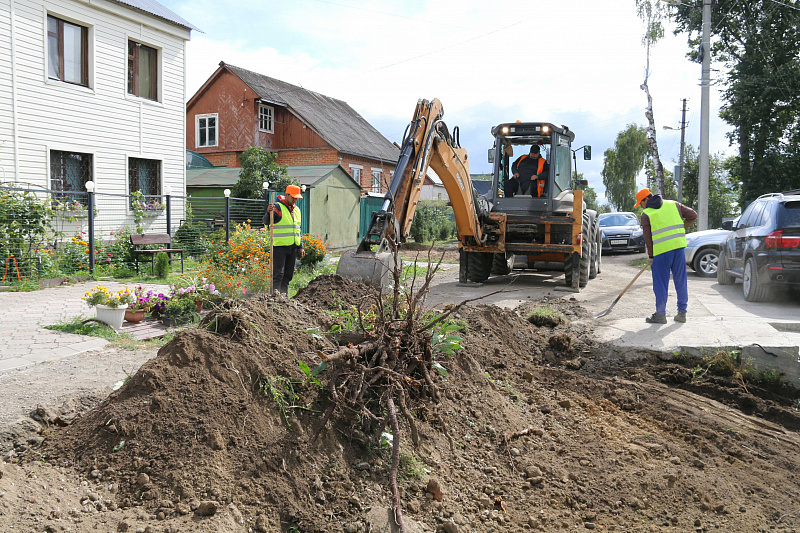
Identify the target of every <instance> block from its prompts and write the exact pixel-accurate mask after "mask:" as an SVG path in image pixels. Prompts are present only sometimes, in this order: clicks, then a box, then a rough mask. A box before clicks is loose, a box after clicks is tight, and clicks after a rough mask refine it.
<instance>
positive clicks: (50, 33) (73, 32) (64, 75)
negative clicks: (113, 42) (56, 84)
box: [47, 15, 89, 85]
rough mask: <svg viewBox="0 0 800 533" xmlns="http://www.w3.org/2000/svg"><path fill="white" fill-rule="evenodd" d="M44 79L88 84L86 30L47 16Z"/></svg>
mask: <svg viewBox="0 0 800 533" xmlns="http://www.w3.org/2000/svg"><path fill="white" fill-rule="evenodd" d="M47 52H48V53H47V76H48V77H49V78H51V79H54V80H61V81H65V82H67V83H75V84H77V85H89V60H88V57H89V29H88V28H86V27H85V26H79V25H77V24H73V23H72V22H67V21H66V20H61V19H59V18H56V17H54V16H52V15H47Z"/></svg>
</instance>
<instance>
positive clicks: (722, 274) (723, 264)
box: [717, 250, 736, 285]
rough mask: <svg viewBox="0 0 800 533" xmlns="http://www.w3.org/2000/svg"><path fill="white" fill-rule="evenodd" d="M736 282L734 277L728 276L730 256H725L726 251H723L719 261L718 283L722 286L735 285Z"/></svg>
mask: <svg viewBox="0 0 800 533" xmlns="http://www.w3.org/2000/svg"><path fill="white" fill-rule="evenodd" d="M734 281H736V280H735V279H733V276H731V275H730V274H728V256H727V255H726V254H725V250H722V251H721V252H720V254H719V259H718V260H717V283H719V284H720V285H733V282H734Z"/></svg>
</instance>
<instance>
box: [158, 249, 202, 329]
mask: <svg viewBox="0 0 800 533" xmlns="http://www.w3.org/2000/svg"><path fill="white" fill-rule="evenodd" d="M164 255H166V254H164ZM196 309H197V304H195V303H194V300H192V299H191V298H172V299H170V300H169V301H168V302H167V305H166V306H165V307H164V316H165V317H167V318H186V317H189V316H192V314H193V313H194V312H195V310H196Z"/></svg>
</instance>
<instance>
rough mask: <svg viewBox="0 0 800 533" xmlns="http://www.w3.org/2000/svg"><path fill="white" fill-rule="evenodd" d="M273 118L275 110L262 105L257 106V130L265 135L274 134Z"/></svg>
mask: <svg viewBox="0 0 800 533" xmlns="http://www.w3.org/2000/svg"><path fill="white" fill-rule="evenodd" d="M274 116H275V110H274V109H273V108H272V107H270V106H268V105H264V104H259V106H258V129H259V130H261V131H265V132H267V133H274V132H275V129H274V127H275V126H274V122H273V117H274Z"/></svg>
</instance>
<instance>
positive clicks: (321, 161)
mask: <svg viewBox="0 0 800 533" xmlns="http://www.w3.org/2000/svg"><path fill="white" fill-rule="evenodd" d="M277 162H278V164H279V165H336V164H338V163H339V159H338V156H337V152H336V150H315V149H307V150H280V151H278V160H277Z"/></svg>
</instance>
